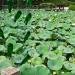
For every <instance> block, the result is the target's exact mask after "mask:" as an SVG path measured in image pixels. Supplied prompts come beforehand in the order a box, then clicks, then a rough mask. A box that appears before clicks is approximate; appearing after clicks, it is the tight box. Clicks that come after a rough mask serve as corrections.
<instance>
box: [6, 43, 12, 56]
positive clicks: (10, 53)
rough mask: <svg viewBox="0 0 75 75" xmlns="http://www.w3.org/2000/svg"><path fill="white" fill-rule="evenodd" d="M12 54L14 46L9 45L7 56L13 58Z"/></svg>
mask: <svg viewBox="0 0 75 75" xmlns="http://www.w3.org/2000/svg"><path fill="white" fill-rule="evenodd" d="M12 53H13V44H11V43H9V44H8V48H7V54H8V56H9V57H11V56H12Z"/></svg>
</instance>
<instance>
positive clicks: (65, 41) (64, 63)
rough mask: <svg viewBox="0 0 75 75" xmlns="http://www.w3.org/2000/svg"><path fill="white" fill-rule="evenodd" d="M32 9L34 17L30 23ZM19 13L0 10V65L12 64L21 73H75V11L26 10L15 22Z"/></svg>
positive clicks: (47, 74)
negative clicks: (29, 16) (29, 14)
mask: <svg viewBox="0 0 75 75" xmlns="http://www.w3.org/2000/svg"><path fill="white" fill-rule="evenodd" d="M28 11H30V13H31V14H32V18H31V20H30V21H29V22H28V24H27V25H26V23H25V17H26V15H27V14H28ZM16 13H17V10H16V11H15V10H14V11H12V12H11V14H10V13H8V12H7V11H2V12H0V28H1V30H2V31H3V34H4V37H2V35H0V37H1V38H0V39H1V40H0V55H1V56H0V69H2V68H5V67H8V66H11V65H12V66H15V67H18V68H20V71H21V75H52V74H53V73H57V75H60V74H61V75H73V74H72V73H74V74H75V32H74V31H75V17H74V16H75V14H74V13H75V12H74V11H68V12H64V11H63V12H54V11H45V10H26V11H24V10H23V11H22V14H21V16H20V18H19V19H18V20H17V21H16V22H15V21H14V16H15V14H16ZM1 30H0V32H1ZM26 36H28V37H26ZM10 49H11V51H10ZM12 49H13V53H12ZM5 61H7V62H5Z"/></svg>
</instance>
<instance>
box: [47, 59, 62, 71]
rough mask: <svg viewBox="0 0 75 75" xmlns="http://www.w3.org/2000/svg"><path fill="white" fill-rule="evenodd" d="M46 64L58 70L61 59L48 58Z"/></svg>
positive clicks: (60, 66)
mask: <svg viewBox="0 0 75 75" xmlns="http://www.w3.org/2000/svg"><path fill="white" fill-rule="evenodd" d="M47 65H48V67H49V69H51V70H60V69H61V68H62V66H63V61H61V60H57V59H52V60H48V63H47Z"/></svg>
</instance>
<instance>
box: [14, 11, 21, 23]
mask: <svg viewBox="0 0 75 75" xmlns="http://www.w3.org/2000/svg"><path fill="white" fill-rule="evenodd" d="M21 14H22V12H21V11H20V10H19V11H17V13H16V15H15V17H14V22H16V21H17V20H18V19H19V18H20V16H21Z"/></svg>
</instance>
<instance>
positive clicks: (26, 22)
mask: <svg viewBox="0 0 75 75" xmlns="http://www.w3.org/2000/svg"><path fill="white" fill-rule="evenodd" d="M31 17H32V14H31V13H28V14H27V16H26V18H25V21H24V23H25V24H26V25H27V24H28V22H29V21H30V19H31Z"/></svg>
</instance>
